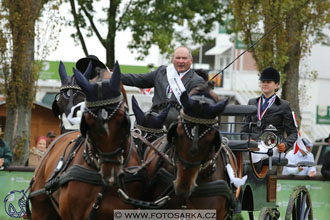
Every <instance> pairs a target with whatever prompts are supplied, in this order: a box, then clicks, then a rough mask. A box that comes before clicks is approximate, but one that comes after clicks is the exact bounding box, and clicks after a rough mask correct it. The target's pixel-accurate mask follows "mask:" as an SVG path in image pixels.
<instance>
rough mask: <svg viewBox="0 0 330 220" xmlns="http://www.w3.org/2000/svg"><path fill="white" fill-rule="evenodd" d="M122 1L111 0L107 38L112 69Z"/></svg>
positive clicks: (108, 59)
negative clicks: (118, 13) (118, 11)
mask: <svg viewBox="0 0 330 220" xmlns="http://www.w3.org/2000/svg"><path fill="white" fill-rule="evenodd" d="M120 2H121V1H120V0H111V1H110V7H109V11H108V19H109V26H108V36H107V39H106V55H107V57H106V59H107V66H108V67H109V68H111V69H112V68H113V66H114V64H115V38H116V31H117V27H116V25H117V23H116V17H117V10H118V6H119V4H120Z"/></svg>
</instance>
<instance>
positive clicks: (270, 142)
mask: <svg viewBox="0 0 330 220" xmlns="http://www.w3.org/2000/svg"><path fill="white" fill-rule="evenodd" d="M274 131H277V129H276V128H275V127H274V126H273V125H268V126H267V128H266V129H265V132H264V133H263V134H262V135H261V136H260V143H261V145H262V146H263V147H264V148H266V149H272V148H274V147H275V146H276V145H277V144H278V138H277V135H276V134H275V133H274Z"/></svg>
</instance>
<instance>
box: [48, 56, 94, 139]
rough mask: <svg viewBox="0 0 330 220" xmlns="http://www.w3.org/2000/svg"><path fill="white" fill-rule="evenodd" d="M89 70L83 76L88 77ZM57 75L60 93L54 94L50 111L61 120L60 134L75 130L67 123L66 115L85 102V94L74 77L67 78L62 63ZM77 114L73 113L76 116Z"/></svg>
mask: <svg viewBox="0 0 330 220" xmlns="http://www.w3.org/2000/svg"><path fill="white" fill-rule="evenodd" d="M89 72H90V69H88V70H87V69H86V71H85V73H84V75H85V76H86V77H88V74H89ZM59 74H60V78H61V88H60V92H59V93H57V94H56V96H55V99H54V101H53V104H52V111H53V113H54V115H55V117H58V118H60V119H61V125H60V127H61V133H64V132H65V131H68V130H74V129H77V128H75V127H74V125H72V124H71V123H70V122H69V121H68V119H67V118H68V115H69V114H70V112H71V109H72V107H73V106H76V105H77V104H79V103H81V102H83V101H84V100H85V94H84V93H83V91H82V90H81V88H80V87H79V86H78V85H77V82H76V80H75V76H74V75H72V76H68V74H67V71H66V69H65V66H64V64H63V62H62V61H60V65H59ZM76 113H77V112H74V114H76Z"/></svg>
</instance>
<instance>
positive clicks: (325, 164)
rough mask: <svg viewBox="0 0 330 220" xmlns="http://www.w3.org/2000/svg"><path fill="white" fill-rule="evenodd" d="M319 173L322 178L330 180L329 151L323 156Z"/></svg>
mask: <svg viewBox="0 0 330 220" xmlns="http://www.w3.org/2000/svg"><path fill="white" fill-rule="evenodd" d="M321 173H322V176H323V177H324V179H326V180H330V151H328V152H327V153H326V154H325V155H324V157H323V161H322V168H321Z"/></svg>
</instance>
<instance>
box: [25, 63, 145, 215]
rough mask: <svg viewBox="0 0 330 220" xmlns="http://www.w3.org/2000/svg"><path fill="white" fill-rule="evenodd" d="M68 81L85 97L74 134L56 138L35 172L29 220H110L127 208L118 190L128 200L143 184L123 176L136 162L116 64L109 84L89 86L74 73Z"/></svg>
mask: <svg viewBox="0 0 330 220" xmlns="http://www.w3.org/2000/svg"><path fill="white" fill-rule="evenodd" d="M90 69H91V63H90V65H89V66H88V68H87V70H86V72H89V71H90ZM74 76H75V79H76V82H77V84H78V85H79V87H80V88H81V89H82V91H83V92H84V93H85V95H86V111H85V112H84V113H83V117H82V119H81V124H80V133H79V132H68V133H66V134H63V135H62V136H61V137H59V138H58V139H57V141H56V143H54V145H53V146H52V148H51V149H49V151H48V152H47V154H46V155H45V157H44V159H43V160H42V162H41V163H40V165H39V167H37V169H36V171H35V173H34V177H33V180H32V182H31V188H30V194H29V199H30V201H31V205H32V219H38V220H39V219H73V220H75V219H77V220H78V219H79V220H81V219H112V218H113V210H114V209H127V208H133V206H132V205H130V204H126V203H125V201H123V200H121V199H120V198H119V196H118V193H117V191H118V189H122V190H124V191H126V193H127V194H128V195H130V196H131V197H133V198H139V197H140V196H141V195H140V194H141V193H142V188H143V180H144V179H145V178H143V177H140V175H139V174H132V175H129V174H123V169H124V168H129V167H135V166H139V165H140V159H139V157H138V154H137V152H136V149H135V147H134V146H133V140H132V136H131V134H130V120H129V115H128V109H127V100H126V98H125V97H126V96H125V90H124V89H123V87H122V86H121V83H120V77H121V72H120V69H119V65H118V63H116V65H115V68H114V72H113V74H112V77H111V79H109V80H104V81H101V82H96V83H92V84H91V83H89V82H88V80H87V79H86V78H85V77H84V76H83V75H82V74H81V73H80V72H79V71H78V70H75V69H74ZM27 203H28V202H27Z"/></svg>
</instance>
